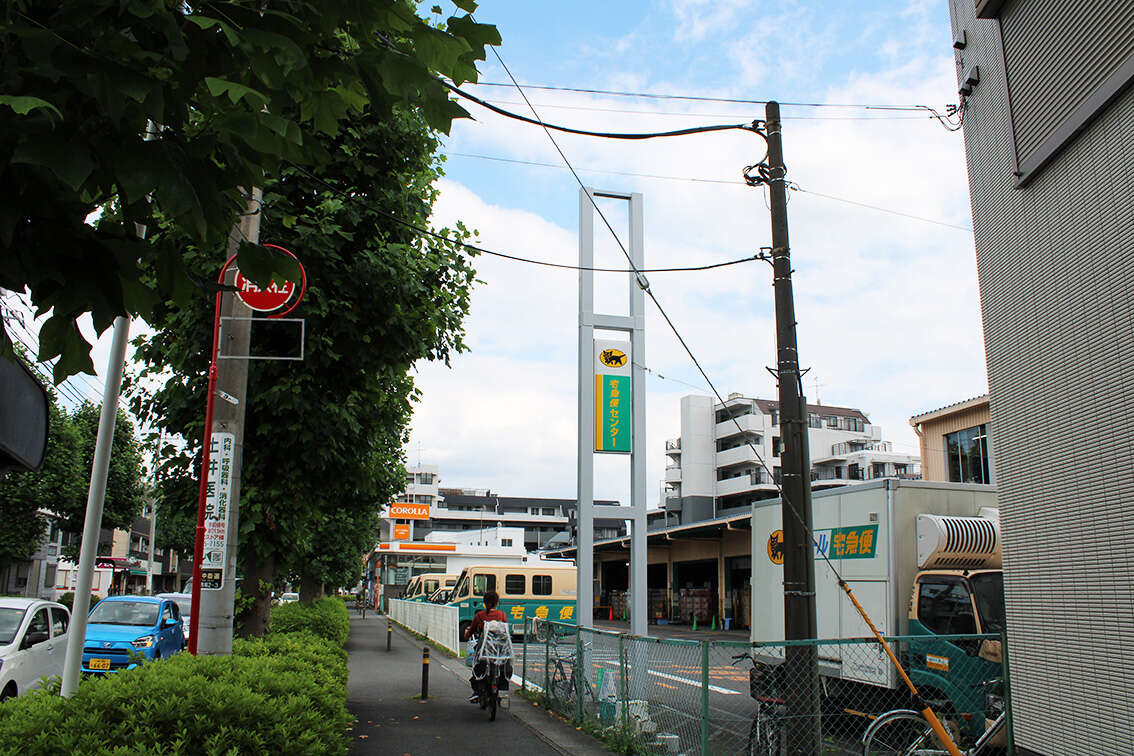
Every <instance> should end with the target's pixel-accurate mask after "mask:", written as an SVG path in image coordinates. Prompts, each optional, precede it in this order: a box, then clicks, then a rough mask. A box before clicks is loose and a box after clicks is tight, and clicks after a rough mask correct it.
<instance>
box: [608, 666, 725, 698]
mask: <svg viewBox="0 0 1134 756" xmlns="http://www.w3.org/2000/svg"><path fill="white" fill-rule="evenodd" d="M603 664H609V665H610V666H612V667H617V666H618V664H617V663H615V662H609V661H608V662H603ZM646 671H647V672H648V673H649V674H651V675H653V676H654V677H660V678H662V679H663V680H672V681H673V682H679V683H682V684H684V685H692V686H693V687H694V688H700V687H701V681H700V680H690V679H689V678H687V677H678V676H677V675H670V674H666V673H665V672H658V671H657V670H655V669H650V670H646ZM667 687H668V686H667ZM709 690H711V691H713V692H714V693H721V694H724V695H726V696H739V695H741V693H740V691H738V690H730V689H729V688H722V687H720V686H719V685H710V686H709Z"/></svg>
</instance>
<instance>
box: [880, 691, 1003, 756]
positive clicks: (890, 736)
mask: <svg viewBox="0 0 1134 756" xmlns="http://www.w3.org/2000/svg"><path fill="white" fill-rule="evenodd" d="M1001 683H1002V681H1001V680H1000V679H999V678H997V679H994V680H987V681H985V682H982V683H977V684H976V685H974V686H972V687H974V688H979V687H984V688H985V689H986V694H985V708H986V712H985V722H986V727H985V731H984V733H983V734H982V735H981V736H980V737H979V738H978V739H977V740H976V742H975V743H973V745H972V747H970V748H969V749H968V750H966V751H962V753H963V754H964V756H978V755H979V754H984V753H989V754H992V753H1003V752H1004V751H1005V749H1006V742H1007V739H1006V735H1005V725H1006V723H1007V721H1008V711H1007V707H1006V706H1005V703H1004V696H1003V694H1002V693H1001V691H1000V690H999V689H1000V688H1001V687H1002V686H1001ZM990 717H994V718H991V719H990ZM862 753H863V756H947V754H948V753H949V751H948V750H947V749H946V748H945V746H944V744H943V743H942V742H941V740H940V738H938V737H937V734H936V733H935V732H934V731H933V728H932V727H930V725H929V722H928V721H927V720H926V719H925V717H924V716H922V714H921V712H919V711H914V710H913V709H896V710H894V711H888V712H886V713H885V714H882V715H881V716H879V717H878V718H877V719H875V720H874V721H873V722H872V723H871V724H870V726H869V727H867V728H866V732H865V733H863V735H862Z"/></svg>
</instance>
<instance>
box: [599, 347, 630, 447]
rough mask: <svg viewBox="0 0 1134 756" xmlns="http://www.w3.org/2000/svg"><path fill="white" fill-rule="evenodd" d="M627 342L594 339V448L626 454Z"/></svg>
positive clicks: (628, 403)
mask: <svg viewBox="0 0 1134 756" xmlns="http://www.w3.org/2000/svg"><path fill="white" fill-rule="evenodd" d="M632 407H633V405H632V404H631V402H630V343H629V342H627V341H605V340H599V339H595V451H596V452H605V453H610V452H613V453H617V454H629V453H630V443H631V438H632V434H633V418H634V411H633V409H632Z"/></svg>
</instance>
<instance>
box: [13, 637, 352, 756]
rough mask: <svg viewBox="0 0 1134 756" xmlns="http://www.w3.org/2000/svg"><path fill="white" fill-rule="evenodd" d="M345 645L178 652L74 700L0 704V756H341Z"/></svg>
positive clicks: (86, 684) (280, 643)
mask: <svg viewBox="0 0 1134 756" xmlns="http://www.w3.org/2000/svg"><path fill="white" fill-rule="evenodd" d="M346 697H347V664H346V653H345V652H344V651H343V650H342V648H340V647H338V646H337V645H335V644H333V643H331V642H328V641H326V640H324V639H322V638H319V637H316V636H314V635H312V634H311V633H307V632H297V633H288V634H284V635H281V636H269V637H267V638H265V639H260V640H252V641H245V640H237V641H236V642H235V643H234V648H233V655H232V656H199V657H193V656H190V655H189V654H177V655H176V656H173V657H171V658H169V659H165V660H163V661H161V662H157V663H150V664H145V665H143V666H142V667H141V668H139V669H135V670H132V671H130V672H120V673H117V674H114V675H107V676H106V677H104V678H89V679H86V680H84V681H83V682H82V684H81V685H79V689H78V691H77V692H76V694H75V696H74V697H72V698H69V699H65V698H60V697H58V696H57V695H54V694H53V693H52V692H50V691H44V692H39V693H33V694H30V695H26V696H23V697H21V698H19V699H16V700H14V701H9V702H8V703H6V704H4V705H3V706H0V754H5V756H6V755H7V754H17V753H19V754H26V755H28V756H39V755H40V754H43V756H48V755H49V754H58V753H74V754H120V755H121V756H125V755H126V754H138V753H147V754H170V755H172V754H218V756H219V754H228V753H238V754H245V753H287V754H312V755H315V754H320V755H322V754H343V753H345V751H346V748H347V741H346V738H345V737H344V736H345V733H346V731H347V728H348V727H349V725H350V723H351V716H350V714H349V712H348V711H347V709H346Z"/></svg>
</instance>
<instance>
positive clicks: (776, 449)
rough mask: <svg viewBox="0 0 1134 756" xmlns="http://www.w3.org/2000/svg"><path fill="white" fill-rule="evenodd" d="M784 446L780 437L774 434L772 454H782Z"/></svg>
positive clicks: (776, 455)
mask: <svg viewBox="0 0 1134 756" xmlns="http://www.w3.org/2000/svg"><path fill="white" fill-rule="evenodd" d="M783 448H784V447H783V443H782V442H781V441H780V437H779V436H772V456H773V457H778V456H780V452H781V451H782V450H783Z"/></svg>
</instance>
